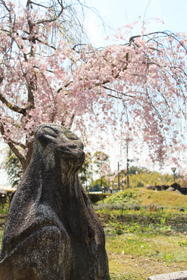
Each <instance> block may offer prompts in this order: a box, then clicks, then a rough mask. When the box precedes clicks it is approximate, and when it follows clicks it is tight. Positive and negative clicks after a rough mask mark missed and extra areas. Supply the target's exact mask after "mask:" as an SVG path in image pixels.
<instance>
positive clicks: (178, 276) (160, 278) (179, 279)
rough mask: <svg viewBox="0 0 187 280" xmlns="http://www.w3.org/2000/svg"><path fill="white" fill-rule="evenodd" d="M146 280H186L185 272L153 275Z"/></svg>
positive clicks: (186, 274) (186, 272)
mask: <svg viewBox="0 0 187 280" xmlns="http://www.w3.org/2000/svg"><path fill="white" fill-rule="evenodd" d="M148 280H187V270H184V271H177V272H171V273H166V274H157V275H153V276H150V277H149V278H148Z"/></svg>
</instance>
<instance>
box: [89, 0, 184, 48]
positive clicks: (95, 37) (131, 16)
mask: <svg viewBox="0 0 187 280" xmlns="http://www.w3.org/2000/svg"><path fill="white" fill-rule="evenodd" d="M86 3H87V5H88V6H90V7H92V8H93V9H92V10H90V11H87V12H86V17H85V28H86V30H87V32H88V34H89V37H90V40H91V42H92V43H93V44H94V45H96V46H98V47H99V46H102V45H106V44H107V43H108V42H107V41H105V40H104V38H105V37H106V36H107V35H111V34H114V33H115V32H116V30H117V29H118V28H120V27H123V26H124V25H127V24H131V23H132V22H134V21H136V20H138V19H139V20H142V21H151V22H152V23H150V24H149V29H148V30H149V31H158V30H170V31H173V32H186V31H187V16H186V12H187V1H186V0H86ZM101 19H102V20H101ZM156 19H157V20H156ZM158 19H160V20H162V21H164V24H163V23H160V22H159V21H158ZM103 23H104V25H103ZM137 31H138V30H137Z"/></svg>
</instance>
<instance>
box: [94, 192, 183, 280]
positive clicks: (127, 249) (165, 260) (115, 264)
mask: <svg viewBox="0 0 187 280" xmlns="http://www.w3.org/2000/svg"><path fill="white" fill-rule="evenodd" d="M98 205H99V207H98V210H97V212H98V215H99V216H100V219H101V221H102V223H103V225H104V228H105V232H106V248H107V253H108V257H109V268H110V275H111V279H112V280H122V279H124V280H131V279H132V280H145V279H147V278H148V277H149V276H150V275H154V274H160V273H169V272H174V271H179V270H187V237H186V236H187V196H184V195H181V194H178V193H175V192H165V191H164V192H155V191H150V190H146V189H130V190H126V191H125V192H120V193H116V194H114V195H112V196H110V197H108V198H106V199H105V200H104V201H102V202H100V203H99V204H98ZM137 206H139V207H137ZM181 208H183V211H181Z"/></svg>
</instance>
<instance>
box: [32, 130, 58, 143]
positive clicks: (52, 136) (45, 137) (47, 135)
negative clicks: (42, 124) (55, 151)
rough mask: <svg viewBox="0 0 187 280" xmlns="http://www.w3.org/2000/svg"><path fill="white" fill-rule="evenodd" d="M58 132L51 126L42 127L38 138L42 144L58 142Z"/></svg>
mask: <svg viewBox="0 0 187 280" xmlns="http://www.w3.org/2000/svg"><path fill="white" fill-rule="evenodd" d="M56 137H57V133H56V132H55V131H54V130H51V129H49V128H42V129H40V130H38V131H37V133H36V138H37V139H38V140H39V141H40V142H41V143H42V144H46V145H47V144H49V143H56Z"/></svg>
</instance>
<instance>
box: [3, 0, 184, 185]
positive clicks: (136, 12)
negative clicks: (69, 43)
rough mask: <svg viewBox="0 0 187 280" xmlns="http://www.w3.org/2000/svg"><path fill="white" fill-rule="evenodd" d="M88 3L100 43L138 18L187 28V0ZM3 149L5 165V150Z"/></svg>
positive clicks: (88, 26) (88, 18)
mask: <svg viewBox="0 0 187 280" xmlns="http://www.w3.org/2000/svg"><path fill="white" fill-rule="evenodd" d="M15 1H17V0H15ZM85 3H86V5H87V6H89V7H90V8H91V9H86V12H85V19H84V27H85V30H86V32H87V33H88V36H89V39H90V41H91V43H93V44H94V45H95V46H96V47H101V46H104V45H107V44H110V43H112V42H113V41H112V40H111V39H107V40H106V37H107V36H109V37H110V36H112V35H113V34H115V33H116V32H117V30H118V28H122V27H123V26H125V25H127V24H131V23H133V22H134V21H137V20H140V21H141V22H143V21H144V22H149V24H147V26H148V31H149V32H152V31H158V30H159V31H163V30H169V31H172V32H187V15H186V12H187V0H85ZM133 32H134V33H133V34H132V35H135V34H138V33H139V30H138V28H135V30H133ZM1 147H2V146H1ZM3 148H4V146H3ZM0 153H1V158H0V165H1V164H2V162H1V160H2V157H3V156H2V150H1V151H0ZM0 178H1V182H0V185H4V184H5V185H6V184H7V176H6V175H5V173H4V172H2V171H0Z"/></svg>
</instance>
